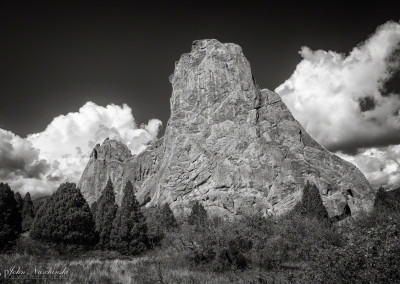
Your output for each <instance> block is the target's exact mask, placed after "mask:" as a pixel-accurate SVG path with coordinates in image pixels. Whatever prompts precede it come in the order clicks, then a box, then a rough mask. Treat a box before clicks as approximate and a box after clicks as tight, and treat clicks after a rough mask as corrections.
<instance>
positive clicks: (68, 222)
mask: <svg viewBox="0 0 400 284" xmlns="http://www.w3.org/2000/svg"><path fill="white" fill-rule="evenodd" d="M31 237H32V238H34V239H37V240H42V241H45V242H50V243H57V244H65V245H85V246H90V245H94V243H95V241H96V234H95V231H94V222H93V217H92V214H91V213H90V208H89V204H88V203H87V202H86V200H85V198H84V197H83V196H82V193H81V191H80V190H79V189H78V188H77V187H76V185H75V183H68V182H66V183H63V184H61V185H60V187H59V188H58V189H57V191H56V192H55V193H54V194H53V195H52V196H51V197H50V198H49V199H47V201H46V203H45V204H43V205H42V206H41V207H40V209H39V210H38V212H37V214H36V217H35V219H34V221H33V225H32V228H31Z"/></svg>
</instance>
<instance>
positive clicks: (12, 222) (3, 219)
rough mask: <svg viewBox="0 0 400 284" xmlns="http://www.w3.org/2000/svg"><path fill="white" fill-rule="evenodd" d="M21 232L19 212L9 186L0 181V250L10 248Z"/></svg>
mask: <svg viewBox="0 0 400 284" xmlns="http://www.w3.org/2000/svg"><path fill="white" fill-rule="evenodd" d="M20 232H21V214H20V212H19V210H18V205H17V201H15V198H14V193H13V192H12V190H11V188H10V186H9V185H8V184H6V183H0V251H3V250H6V249H8V248H10V247H11V246H12V245H13V244H14V242H15V240H16V239H17V237H18V234H19V233H20Z"/></svg>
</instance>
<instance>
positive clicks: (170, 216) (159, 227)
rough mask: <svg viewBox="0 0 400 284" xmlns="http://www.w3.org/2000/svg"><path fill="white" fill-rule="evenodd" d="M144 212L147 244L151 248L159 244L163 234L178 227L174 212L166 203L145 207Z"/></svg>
mask: <svg viewBox="0 0 400 284" xmlns="http://www.w3.org/2000/svg"><path fill="white" fill-rule="evenodd" d="M144 213H145V216H146V221H147V227H148V233H147V235H148V238H149V244H150V247H152V248H154V247H156V246H158V245H160V244H161V241H162V240H163V239H164V236H165V235H166V234H167V233H168V232H170V231H172V230H174V229H176V228H177V227H178V223H177V221H176V218H175V216H174V213H173V212H172V210H171V208H170V207H169V205H168V203H165V204H164V205H163V206H161V207H155V208H151V209H147V210H146V211H145V212H144Z"/></svg>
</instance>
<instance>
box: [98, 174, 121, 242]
mask: <svg viewBox="0 0 400 284" xmlns="http://www.w3.org/2000/svg"><path fill="white" fill-rule="evenodd" d="M117 209H118V205H116V204H115V193H114V188H113V185H112V182H111V180H110V179H109V180H108V182H107V185H106V187H105V188H104V190H103V192H102V193H101V195H100V197H99V199H98V200H97V211H96V212H97V213H96V218H95V228H96V232H97V233H98V235H99V244H98V245H99V247H100V248H101V249H110V248H111V247H110V234H111V230H112V227H113V221H114V218H115V215H116V213H117Z"/></svg>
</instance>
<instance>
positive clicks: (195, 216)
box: [188, 201, 207, 225]
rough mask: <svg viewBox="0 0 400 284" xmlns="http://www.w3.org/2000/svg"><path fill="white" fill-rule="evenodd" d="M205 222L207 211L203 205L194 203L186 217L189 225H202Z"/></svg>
mask: <svg viewBox="0 0 400 284" xmlns="http://www.w3.org/2000/svg"><path fill="white" fill-rule="evenodd" d="M206 221H207V211H206V210H205V209H204V207H203V205H202V204H201V203H200V202H198V201H196V202H195V203H194V204H193V206H192V212H191V213H190V215H189V217H188V223H189V224H190V225H202V224H204V223H205V222H206Z"/></svg>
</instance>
